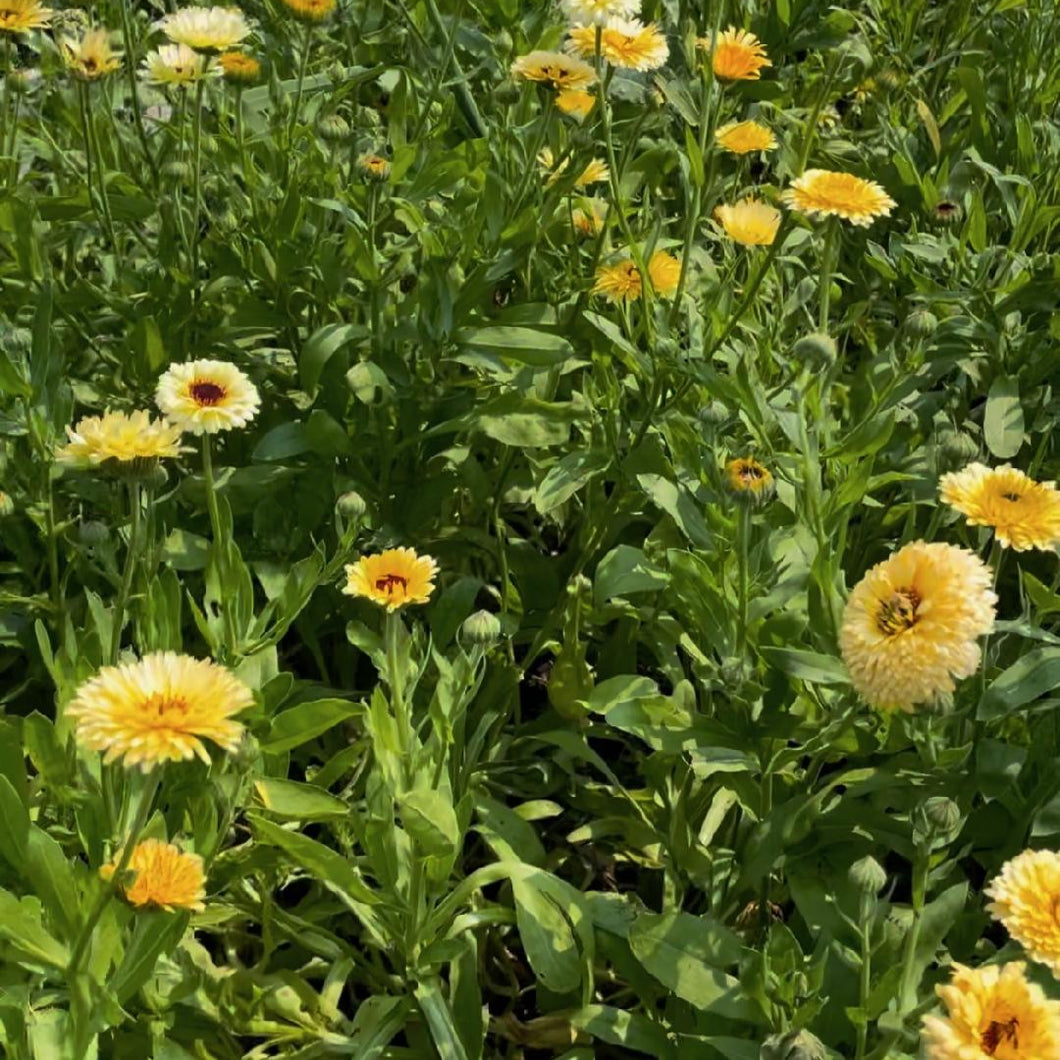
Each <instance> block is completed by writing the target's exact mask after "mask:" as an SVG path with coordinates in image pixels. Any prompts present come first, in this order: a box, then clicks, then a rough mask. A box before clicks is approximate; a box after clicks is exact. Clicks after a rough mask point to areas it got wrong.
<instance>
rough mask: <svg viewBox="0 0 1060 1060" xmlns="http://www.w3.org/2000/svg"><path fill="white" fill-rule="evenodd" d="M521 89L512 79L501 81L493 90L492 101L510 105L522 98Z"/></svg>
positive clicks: (501, 104)
mask: <svg viewBox="0 0 1060 1060" xmlns="http://www.w3.org/2000/svg"><path fill="white" fill-rule="evenodd" d="M522 95H523V93H522V89H520V87H519V86H518V85H517V84H516V83H515V82H514V81H501V82H500V83H499V84H498V85H497V86H496V88H494V90H493V101H494V102H495V103H497V104H499V105H500V106H502V107H504V106H510V105H511V104H513V103H518V102H519V100H520V99H521V98H522Z"/></svg>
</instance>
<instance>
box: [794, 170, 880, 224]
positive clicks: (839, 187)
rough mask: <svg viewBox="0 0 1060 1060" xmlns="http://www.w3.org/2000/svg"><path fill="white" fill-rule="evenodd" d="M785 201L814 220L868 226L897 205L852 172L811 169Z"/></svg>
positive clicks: (873, 183)
mask: <svg viewBox="0 0 1060 1060" xmlns="http://www.w3.org/2000/svg"><path fill="white" fill-rule="evenodd" d="M781 198H782V199H783V200H784V202H785V203H786V204H787V205H788V206H790V207H792V208H793V209H795V210H799V211H800V212H801V213H805V214H809V215H810V216H811V217H841V218H843V220H845V221H849V222H850V223H851V224H852V225H860V226H861V227H867V226H868V225H870V224H872V222H873V221H874V220H875V219H876V218H877V217H886V216H887V215H888V214H889V213H890V212H891V210H893V209H894V207H895V205H896V203H895V201H894V199H892V198H891V197H890V196H889V195H888V194H887V192H885V191H884V190H883V188H881V187H880V185H879V184H877V183H876V182H875V181H872V180H862V178H861V177H855V176H853V175H852V174H850V173H833V172H831V171H830V170H827V169H808V170H806V172H805V173H803V175H802V176H801V177H799V178H798V179H797V180H794V181H792V184H791V187H790V188H788V189H787V191H785V192H783V193H782V194H781Z"/></svg>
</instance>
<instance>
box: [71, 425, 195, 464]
mask: <svg viewBox="0 0 1060 1060" xmlns="http://www.w3.org/2000/svg"><path fill="white" fill-rule="evenodd" d="M66 434H67V437H68V438H69V441H68V442H67V443H66V445H64V446H62V447H61V448H59V449H57V450H56V453H55V459H56V460H58V461H59V463H60V464H65V465H67V466H68V467H73V468H92V467H99V466H100V464H103V463H105V462H107V461H109V460H114V461H117V462H118V463H119V464H128V463H132V462H134V461H154V460H158V459H159V458H161V457H170V456H179V455H180V454H181V453H182V452H183V451H184V447H182V446H181V444H180V428H179V427H177V426H175V425H174V424H172V423H167V422H166V421H165V420H152V419H151V415H150V413H147V412H129V413H126V412H104V413H103V415H102V416H86V417H85V418H84V419H82V420H79V421H78V422H77V423H76V424H75V425H74V426H73V427H67V428H66Z"/></svg>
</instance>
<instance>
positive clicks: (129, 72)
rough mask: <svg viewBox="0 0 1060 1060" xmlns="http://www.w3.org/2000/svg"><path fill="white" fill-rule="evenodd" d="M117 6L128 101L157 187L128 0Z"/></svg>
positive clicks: (155, 167)
mask: <svg viewBox="0 0 1060 1060" xmlns="http://www.w3.org/2000/svg"><path fill="white" fill-rule="evenodd" d="M118 6H119V7H120V8H121V36H122V41H123V43H124V44H125V76H126V79H127V80H128V82H129V102H130V104H131V106H132V112H133V123H134V124H135V125H136V135H137V137H138V138H139V140H140V147H141V148H142V149H143V153H144V158H145V159H146V160H147V166H148V171H149V172H150V174H151V185H152V186H153V187H154V188H155V189H157V188H158V164H157V163H156V162H155V158H154V155H153V154H152V153H151V146H150V144H149V143H148V142H147V129H146V128H145V127H144V116H143V111H142V109H141V106H140V96H139V93H138V92H137V90H136V64H135V63H134V62H133V61H132V56H133V55H135V54H136V52H135V50H134V47H133V39H132V25H131V23H130V22H129V4H128V0H120V2H119V5H118Z"/></svg>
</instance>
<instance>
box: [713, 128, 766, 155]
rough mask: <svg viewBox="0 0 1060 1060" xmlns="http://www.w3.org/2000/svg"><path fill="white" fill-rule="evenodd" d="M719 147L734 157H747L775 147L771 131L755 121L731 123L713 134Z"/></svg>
mask: <svg viewBox="0 0 1060 1060" xmlns="http://www.w3.org/2000/svg"><path fill="white" fill-rule="evenodd" d="M714 139H715V141H716V142H717V144H718V146H719V147H723V148H724V149H725V150H726V151H731V152H732V153H733V154H734V155H748V154H750V153H751V152H752V151H772V150H773V148H774V147H776V146H777V140H776V137H775V136H774V135H773V132H772V130H771V129H768V128H767V127H766V126H765V125H759V124H758V122H756V121H731V122H729V124H728V125H723V126H722V127H721V128H720V129H718V130H717V131H716V132H715V133H714Z"/></svg>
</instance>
